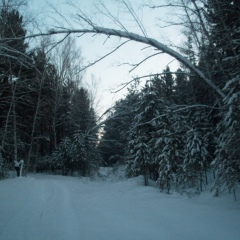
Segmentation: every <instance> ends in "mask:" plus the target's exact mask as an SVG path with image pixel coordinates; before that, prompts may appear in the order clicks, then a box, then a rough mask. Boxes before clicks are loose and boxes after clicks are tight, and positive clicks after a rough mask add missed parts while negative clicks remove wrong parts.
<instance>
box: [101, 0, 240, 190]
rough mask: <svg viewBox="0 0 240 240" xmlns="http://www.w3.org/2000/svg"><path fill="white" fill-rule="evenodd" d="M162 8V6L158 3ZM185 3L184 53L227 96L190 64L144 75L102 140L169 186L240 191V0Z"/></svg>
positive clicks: (134, 170) (111, 152) (107, 156)
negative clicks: (200, 75)
mask: <svg viewBox="0 0 240 240" xmlns="http://www.w3.org/2000/svg"><path fill="white" fill-rule="evenodd" d="M156 7H157V6H156ZM168 7H175V8H177V7H180V8H181V9H180V11H182V12H183V13H184V14H182V15H181V16H185V18H183V17H182V19H183V21H184V22H183V24H182V25H183V26H184V32H185V34H186V39H187V40H186V43H185V44H184V47H182V48H181V52H182V54H183V56H185V57H186V58H188V60H189V61H190V62H191V63H192V64H194V65H195V67H196V68H197V69H199V70H201V72H202V73H204V74H205V76H206V77H207V78H208V79H211V80H212V82H213V83H214V84H215V86H218V87H219V89H221V91H222V93H223V94H224V95H225V97H224V98H222V96H221V97H220V96H219V94H218V92H217V91H215V89H214V88H212V87H210V86H209V85H208V84H207V83H206V82H203V81H202V79H200V78H199V77H197V76H196V75H195V74H194V73H193V72H192V71H191V70H189V69H186V68H185V67H184V66H182V67H181V68H179V69H178V70H177V71H176V72H175V73H173V72H171V70H170V68H169V67H167V68H166V69H165V70H164V71H163V73H162V74H158V75H155V76H154V77H151V78H150V77H149V79H148V81H147V82H146V84H145V86H144V87H140V86H141V85H140V84H139V81H138V80H136V82H135V83H134V84H132V86H131V87H130V88H129V89H128V94H127V95H126V96H125V97H124V98H123V99H122V100H120V101H118V102H117V103H116V104H115V107H114V108H113V110H112V112H111V114H109V117H108V120H107V122H106V125H105V128H104V135H103V138H102V141H101V144H100V150H101V154H102V157H103V159H104V160H105V162H107V163H108V164H114V163H115V162H119V161H120V162H125V163H127V166H128V174H129V176H138V175H144V179H145V185H147V184H148V180H149V179H153V180H155V181H156V182H157V184H158V186H159V187H160V188H161V189H162V190H165V191H166V192H168V193H169V192H171V191H179V192H187V193H188V194H189V195H191V194H196V193H200V192H201V191H203V190H204V189H205V187H206V185H207V184H208V183H209V177H211V178H212V179H214V185H213V186H212V191H213V192H214V194H215V195H219V194H220V193H221V191H223V190H224V189H228V191H229V192H231V193H233V194H234V195H235V191H236V188H237V186H238V185H239V181H240V147H239V146H240V121H239V120H240V112H239V110H240V107H239V106H240V41H239V39H240V2H239V1H222V0H208V1H173V3H172V4H170V5H169V6H168ZM223 94H222V95H223Z"/></svg>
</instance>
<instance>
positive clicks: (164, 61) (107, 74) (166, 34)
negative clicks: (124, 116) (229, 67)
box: [29, 0, 182, 112]
mask: <svg viewBox="0 0 240 240" xmlns="http://www.w3.org/2000/svg"><path fill="white" fill-rule="evenodd" d="M97 2H98V1H97V0H95V1H90V0H75V1H74V3H75V4H76V5H77V6H78V7H79V8H80V9H81V10H82V11H84V12H87V13H88V15H89V16H90V18H92V19H93V20H94V19H97V23H99V24H100V25H102V26H107V27H111V28H115V27H116V26H114V25H113V23H111V22H110V21H109V20H108V19H107V18H105V17H104V16H102V15H101V14H97V12H98V10H97V9H96V3H97ZM104 2H105V5H106V7H107V8H108V9H109V11H110V12H111V14H112V15H113V16H118V17H119V19H120V20H121V22H122V23H124V25H125V26H126V27H127V28H128V29H129V31H132V32H135V33H139V34H141V35H142V33H141V32H140V30H139V27H138V26H137V24H136V23H135V22H134V21H133V19H132V18H131V17H130V15H129V14H126V13H124V11H123V10H124V9H123V8H122V7H121V6H120V5H119V4H118V3H117V1H112V0H106V1H104ZM129 2H130V4H131V5H132V6H133V8H134V9H135V11H136V14H137V16H138V17H139V19H140V20H141V21H142V22H143V24H144V27H145V29H146V31H147V33H148V36H149V37H152V38H155V39H157V40H158V41H160V42H163V43H165V44H168V43H169V41H171V42H172V43H173V44H176V45H178V44H181V41H182V40H181V39H180V36H179V31H178V29H177V28H176V27H172V28H170V29H167V28H160V27H159V25H164V23H163V22H162V21H159V20H158V19H161V20H163V21H169V20H171V18H172V17H173V15H169V13H168V12H167V10H165V9H160V10H149V9H148V8H144V9H143V8H142V7H138V6H140V5H141V4H143V3H144V2H149V1H144V0H129ZM151 2H153V1H151ZM155 2H159V1H155ZM162 2H163V1H162ZM64 3H65V1H59V0H46V1H44V0H31V1H29V7H30V9H33V11H34V12H37V13H39V14H38V19H39V20H40V21H42V23H43V24H46V23H49V22H51V24H53V25H57V22H55V21H54V20H53V16H54V13H53V12H54V11H53V9H51V7H50V6H49V5H53V6H56V8H57V9H58V10H59V11H60V12H61V14H63V16H64V17H65V18H66V19H70V16H69V15H71V14H73V15H74V14H76V13H78V12H77V11H76V8H71V7H69V6H68V5H66V4H64ZM54 19H57V20H58V21H60V22H61V24H65V25H66V21H64V20H63V19H61V20H60V18H59V17H54ZM72 24H74V27H76V28H77V27H79V28H80V26H79V25H78V23H72ZM123 41H124V40H121V39H118V38H114V37H111V38H110V39H108V40H106V36H92V35H86V36H83V37H81V38H79V39H78V41H77V43H78V45H79V46H80V48H81V52H82V56H83V57H84V60H85V63H88V62H92V61H95V60H97V59H98V58H100V57H101V56H103V55H104V54H106V53H108V52H110V51H112V50H113V49H114V48H115V47H116V46H118V45H119V44H120V43H122V42H123ZM145 47H146V46H145V45H143V44H139V43H135V42H130V43H128V44H127V45H124V46H123V47H122V48H120V49H119V50H117V51H116V52H114V53H113V54H112V55H111V56H109V57H107V58H106V59H104V60H102V61H101V62H99V63H97V64H96V65H95V66H93V67H91V68H89V69H88V70H87V72H86V74H85V77H84V79H85V81H87V82H89V81H90V80H91V78H92V76H94V79H95V80H96V81H97V85H98V87H99V91H98V97H99V98H100V100H101V103H100V106H99V108H101V110H100V111H101V112H103V110H104V109H106V108H107V107H110V106H111V105H112V103H113V102H114V101H115V100H117V99H119V98H120V97H121V96H122V95H123V94H125V93H126V90H123V91H121V92H119V93H117V94H114V93H111V90H114V89H116V88H117V87H118V86H119V85H120V84H122V83H125V82H128V81H130V80H131V79H132V78H133V77H136V76H143V75H147V74H152V73H157V72H161V71H162V70H163V69H164V68H165V67H166V66H167V65H168V64H169V63H170V62H171V61H172V58H170V57H167V56H166V55H159V56H157V57H154V58H151V59H149V60H148V61H146V62H144V64H142V65H141V66H140V67H138V68H136V69H135V70H134V71H132V72H129V71H130V70H131V69H132V67H131V66H129V65H128V64H126V63H138V62H140V61H141V60H143V59H144V58H146V57H147V56H148V55H149V53H150V51H151V53H154V50H153V49H151V50H150V49H149V48H147V49H144V48H145ZM177 67H178V63H177V62H176V61H173V62H171V64H170V68H171V70H176V68H177Z"/></svg>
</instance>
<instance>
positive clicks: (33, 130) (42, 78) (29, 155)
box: [26, 69, 45, 175]
mask: <svg viewBox="0 0 240 240" xmlns="http://www.w3.org/2000/svg"><path fill="white" fill-rule="evenodd" d="M44 78H45V69H44V72H43V74H42V77H41V81H40V86H39V92H38V100H37V106H36V111H35V114H34V119H33V125H32V132H31V137H30V146H29V151H28V157H27V168H26V175H27V173H28V170H29V165H30V159H31V154H32V147H33V141H34V133H35V128H36V122H37V117H38V113H39V109H40V101H41V95H42V94H41V93H42V85H43V83H44Z"/></svg>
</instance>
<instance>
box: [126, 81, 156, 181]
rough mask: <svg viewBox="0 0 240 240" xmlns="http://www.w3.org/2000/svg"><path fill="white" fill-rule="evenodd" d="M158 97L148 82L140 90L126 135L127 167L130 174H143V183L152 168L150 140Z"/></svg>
mask: <svg viewBox="0 0 240 240" xmlns="http://www.w3.org/2000/svg"><path fill="white" fill-rule="evenodd" d="M157 101H158V98H157V96H156V94H155V92H154V90H153V88H152V86H151V85H150V84H149V83H146V85H145V87H144V88H143V90H142V91H141V96H140V98H139V102H138V103H137V104H136V106H135V108H136V115H135V117H134V119H133V122H132V126H131V128H130V130H129V137H128V141H129V142H128V148H127V155H128V169H129V174H130V175H139V174H142V175H144V184H145V185H148V179H149V176H150V173H151V171H155V170H154V168H153V169H152V164H153V161H152V156H151V154H150V145H149V144H150V140H151V139H152V134H153V132H154V131H155V121H154V118H156V117H157V116H158V114H159V112H158V109H157Z"/></svg>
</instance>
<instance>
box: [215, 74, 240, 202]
mask: <svg viewBox="0 0 240 240" xmlns="http://www.w3.org/2000/svg"><path fill="white" fill-rule="evenodd" d="M239 86H240V75H238V76H236V77H234V78H233V79H232V80H231V81H229V82H228V83H227V84H226V86H225V88H224V89H225V90H226V91H227V92H228V94H227V97H226V98H225V99H224V103H225V105H226V110H225V111H224V112H223V120H222V121H221V122H220V124H219V126H218V131H219V133H220V134H219V137H218V139H217V150H216V158H215V160H214V162H213V165H214V166H215V168H216V170H217V174H216V182H215V186H214V187H215V195H218V194H219V193H220V192H221V191H222V190H224V188H225V186H226V187H227V189H228V190H229V192H232V193H233V194H234V196H235V198H236V195H235V191H236V188H237V186H238V185H239V181H240V148H239V146H240V88H239Z"/></svg>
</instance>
